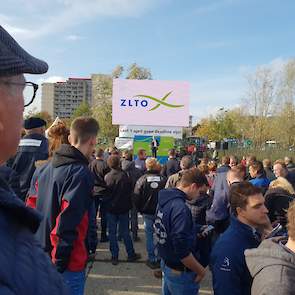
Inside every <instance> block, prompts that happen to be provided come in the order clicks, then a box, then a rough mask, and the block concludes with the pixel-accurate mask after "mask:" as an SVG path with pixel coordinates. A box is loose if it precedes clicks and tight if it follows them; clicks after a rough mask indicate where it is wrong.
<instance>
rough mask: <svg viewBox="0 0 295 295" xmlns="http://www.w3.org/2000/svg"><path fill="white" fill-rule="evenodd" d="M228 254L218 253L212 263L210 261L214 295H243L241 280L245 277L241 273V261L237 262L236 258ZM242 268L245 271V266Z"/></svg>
mask: <svg viewBox="0 0 295 295" xmlns="http://www.w3.org/2000/svg"><path fill="white" fill-rule="evenodd" d="M229 252H230V251H227V253H219V255H216V257H215V261H214V262H213V261H212V259H211V263H212V264H211V271H212V274H213V288H214V294H216V295H227V294H231V295H242V294H244V293H243V290H242V288H241V285H242V284H241V278H242V277H243V276H244V275H245V274H243V273H242V272H241V268H242V265H241V263H242V261H237V258H235V257H234V256H233V255H232V254H231V253H229ZM238 260H239V259H238ZM244 267H245V268H246V269H247V266H246V265H244Z"/></svg>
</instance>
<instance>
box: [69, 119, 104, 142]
mask: <svg viewBox="0 0 295 295" xmlns="http://www.w3.org/2000/svg"><path fill="white" fill-rule="evenodd" d="M98 131H99V125H98V123H97V121H96V120H95V119H94V118H91V117H79V118H76V119H75V120H74V121H73V122H72V124H71V130H70V132H71V135H72V136H73V140H74V143H80V144H84V143H86V142H87V141H88V140H89V139H90V138H91V137H95V136H97V133H98Z"/></svg>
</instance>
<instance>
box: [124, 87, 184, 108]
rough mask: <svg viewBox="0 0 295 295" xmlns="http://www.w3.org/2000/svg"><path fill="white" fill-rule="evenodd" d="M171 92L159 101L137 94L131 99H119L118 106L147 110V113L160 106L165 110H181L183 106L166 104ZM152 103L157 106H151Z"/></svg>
mask: <svg viewBox="0 0 295 295" xmlns="http://www.w3.org/2000/svg"><path fill="white" fill-rule="evenodd" d="M171 93H172V91H170V92H168V93H167V94H165V95H164V96H163V97H162V98H161V99H159V98H156V97H153V96H150V95H144V94H138V95H135V96H133V97H132V98H131V99H126V98H121V99H120V106H121V107H123V108H124V107H126V108H148V107H151V109H149V111H154V110H156V109H157V108H159V107H160V106H164V107H167V108H181V107H184V105H183V104H181V105H180V104H171V103H168V102H166V100H167V98H168V97H169V96H170V94H171ZM152 102H156V103H157V104H156V105H155V106H151V104H152Z"/></svg>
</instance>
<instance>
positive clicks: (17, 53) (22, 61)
mask: <svg viewBox="0 0 295 295" xmlns="http://www.w3.org/2000/svg"><path fill="white" fill-rule="evenodd" d="M47 71H48V65H47V63H46V62H44V61H42V60H40V59H37V58H35V57H33V56H32V55H30V54H29V53H27V52H26V51H25V50H24V49H23V48H22V47H21V46H20V45H19V44H18V43H17V42H16V41H15V40H14V39H13V38H12V37H11V36H10V35H9V34H8V33H7V32H6V31H5V30H4V28H3V27H1V26H0V77H3V76H13V75H19V74H25V73H27V74H44V73H46V72H47Z"/></svg>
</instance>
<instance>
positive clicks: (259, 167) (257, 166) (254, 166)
mask: <svg viewBox="0 0 295 295" xmlns="http://www.w3.org/2000/svg"><path fill="white" fill-rule="evenodd" d="M249 167H252V169H253V170H254V171H256V172H257V173H258V174H262V173H264V169H263V164H262V162H260V161H255V162H253V163H251V164H250V165H249Z"/></svg>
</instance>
